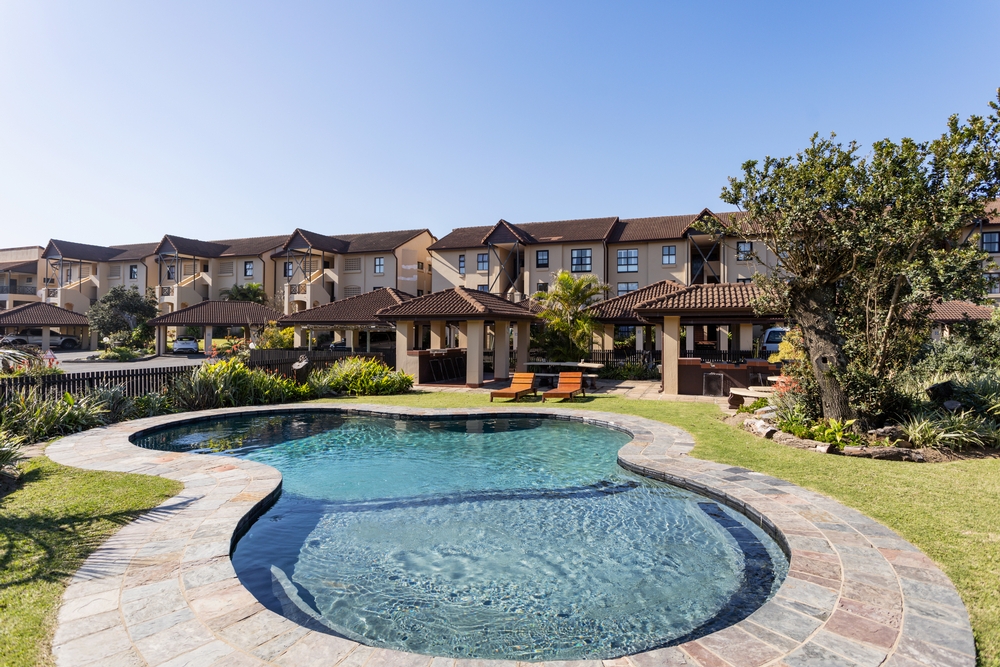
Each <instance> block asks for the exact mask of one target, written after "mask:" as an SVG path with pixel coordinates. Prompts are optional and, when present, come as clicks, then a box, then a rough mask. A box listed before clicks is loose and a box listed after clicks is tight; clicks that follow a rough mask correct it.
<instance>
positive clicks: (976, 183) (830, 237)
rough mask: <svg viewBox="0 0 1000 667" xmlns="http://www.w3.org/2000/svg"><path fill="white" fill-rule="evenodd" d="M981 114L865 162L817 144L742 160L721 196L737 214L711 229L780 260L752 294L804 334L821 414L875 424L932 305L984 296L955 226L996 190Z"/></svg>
mask: <svg viewBox="0 0 1000 667" xmlns="http://www.w3.org/2000/svg"><path fill="white" fill-rule="evenodd" d="M990 107H991V109H992V111H993V113H992V114H991V115H989V116H987V117H980V116H972V117H970V118H969V119H968V120H967V121H966V122H965V123H961V122H960V121H959V119H958V117H957V116H952V117H951V118H950V119H949V120H948V125H947V130H946V131H945V132H944V133H943V134H942V135H941V136H940V137H938V138H936V139H934V140H932V141H924V142H920V141H914V140H912V139H903V140H901V141H899V142H894V141H890V140H889V139H884V140H882V141H878V142H876V143H875V144H874V145H873V146H872V149H871V152H870V153H869V154H867V155H861V154H860V152H859V147H858V144H856V143H854V142H851V143H849V144H848V145H846V146H844V145H842V144H840V143H837V142H836V140H835V135H831V136H830V138H822V137H820V136H819V135H814V136H813V137H812V140H811V141H810V143H809V146H808V147H807V148H806V149H805V150H803V151H802V152H800V153H797V154H796V155H794V156H790V157H783V158H772V157H766V158H764V161H763V162H762V163H761V162H758V161H757V160H751V161H748V162H746V163H744V164H743V168H742V170H743V173H742V175H741V176H739V177H731V178H730V179H729V186H728V187H726V188H724V189H723V191H722V200H723V201H725V202H727V203H729V204H733V205H736V206H738V207H739V208H740V209H741V210H742V211H743V212H744V215H743V216H733V217H732V218H731V219H727V220H724V221H721V222H720V224H721V226H722V229H721V230H720V231H721V232H722V233H725V234H728V235H732V236H738V237H742V238H753V239H756V240H759V241H761V242H763V244H764V245H765V246H766V247H767V248H768V250H770V251H771V253H773V254H774V256H776V257H777V258H778V266H777V268H775V269H774V270H773V272H771V274H770V275H768V276H761V277H759V278H758V285H759V286H760V287H761V288H762V290H761V291H762V293H763V300H764V301H766V302H767V303H766V306H768V307H769V309H771V312H774V310H773V309H774V308H783V309H784V311H785V312H786V313H787V315H788V316H789V318H790V319H791V320H793V321H794V322H795V323H797V324H798V326H800V327H801V329H802V335H803V343H804V346H805V351H806V354H807V356H808V359H809V361H810V363H811V366H812V370H813V373H814V375H815V379H816V383H817V385H818V389H819V394H820V399H821V403H822V406H821V407H822V412H823V415H824V416H825V417H830V418H837V419H843V418H847V417H853V416H861V417H862V418H864V419H865V420H870V419H878V418H879V416H880V413H881V412H884V411H885V409H886V406H887V403H888V397H889V395H890V394H891V382H892V378H893V376H894V375H895V373H896V372H897V371H898V370H900V368H901V367H902V366H903V365H905V364H906V363H907V362H908V361H909V359H910V358H911V357H912V355H913V354H914V352H915V351H916V348H917V347H918V346H919V344H920V342H921V341H922V340H923V336H924V335H925V334H926V330H927V322H928V320H927V317H926V316H927V314H928V313H929V311H930V305H931V304H932V303H933V302H934V301H936V300H938V299H953V298H966V299H977V298H981V297H982V296H983V294H984V292H985V284H984V281H983V275H982V260H983V258H984V255H983V253H981V252H980V251H979V249H978V244H977V243H976V237H974V236H973V237H971V238H966V235H964V234H963V229H967V228H968V226H969V225H970V224H971V223H973V221H974V220H976V219H979V218H983V217H986V209H987V206H988V205H990V204H991V203H992V201H993V200H994V199H995V198H996V197H997V193H998V191H1000V151H998V133H1000V121H998V117H997V111H998V109H1000V107H998V105H997V103H996V102H993V103H991V104H990ZM762 305H765V304H762Z"/></svg>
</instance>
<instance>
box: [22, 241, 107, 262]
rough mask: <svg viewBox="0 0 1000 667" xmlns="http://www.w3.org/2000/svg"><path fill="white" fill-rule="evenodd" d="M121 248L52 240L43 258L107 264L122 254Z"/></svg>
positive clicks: (46, 247)
mask: <svg viewBox="0 0 1000 667" xmlns="http://www.w3.org/2000/svg"><path fill="white" fill-rule="evenodd" d="M121 252H122V251H121V249H120V248H109V247H107V246H101V245H90V244H87V243H74V242H73V241H62V240H59V239H51V240H50V241H49V243H48V245H46V246H45V252H43V253H42V257H62V258H64V259H75V260H82V261H84V262H107V261H108V260H110V259H111V258H112V257H114V256H115V255H119V254H121Z"/></svg>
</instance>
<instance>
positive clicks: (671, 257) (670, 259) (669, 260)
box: [663, 245, 677, 266]
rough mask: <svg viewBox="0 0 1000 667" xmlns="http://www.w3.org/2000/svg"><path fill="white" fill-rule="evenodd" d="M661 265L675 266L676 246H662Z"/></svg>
mask: <svg viewBox="0 0 1000 667" xmlns="http://www.w3.org/2000/svg"><path fill="white" fill-rule="evenodd" d="M663 266H677V246H675V245H665V246H663Z"/></svg>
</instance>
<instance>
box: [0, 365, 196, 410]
mask: <svg viewBox="0 0 1000 667" xmlns="http://www.w3.org/2000/svg"><path fill="white" fill-rule="evenodd" d="M193 370H194V367H193V366H172V367H169V368H135V369H133V368H129V369H126V370H119V371H93V372H89V373H65V374H63V375H43V376H41V377H12V378H0V403H7V402H8V401H10V400H11V398H12V397H13V395H14V394H15V393H17V392H18V391H20V390H22V389H30V388H32V387H37V388H38V390H39V391H41V392H42V394H43V395H44V396H46V397H48V398H58V397H60V396H62V395H63V394H65V393H66V392H69V393H70V394H71V395H73V396H79V395H80V394H84V393H86V392H88V391H92V390H94V389H110V388H112V387H118V386H120V387H122V388H123V389H124V391H125V393H126V394H128V395H129V396H142V395H143V394H149V393H153V392H158V391H161V390H162V389H163V388H164V387H168V386H170V383H171V382H173V381H174V379H176V378H179V377H182V376H184V375H187V374H189V373H191V371H193Z"/></svg>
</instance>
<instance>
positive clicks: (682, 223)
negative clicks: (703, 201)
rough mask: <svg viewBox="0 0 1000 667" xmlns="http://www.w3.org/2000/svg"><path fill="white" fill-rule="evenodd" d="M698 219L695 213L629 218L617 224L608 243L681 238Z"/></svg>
mask: <svg viewBox="0 0 1000 667" xmlns="http://www.w3.org/2000/svg"><path fill="white" fill-rule="evenodd" d="M697 219H698V214H693V215H661V216H657V217H653V218H629V219H627V220H621V221H619V223H618V224H617V225H615V229H614V231H613V232H612V233H611V236H610V237H609V238H608V243H632V242H641V241H659V240H660V239H679V238H682V237H683V236H684V234H685V233H686V232H687V230H688V227H690V226H691V223H692V222H694V221H695V220H697Z"/></svg>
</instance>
